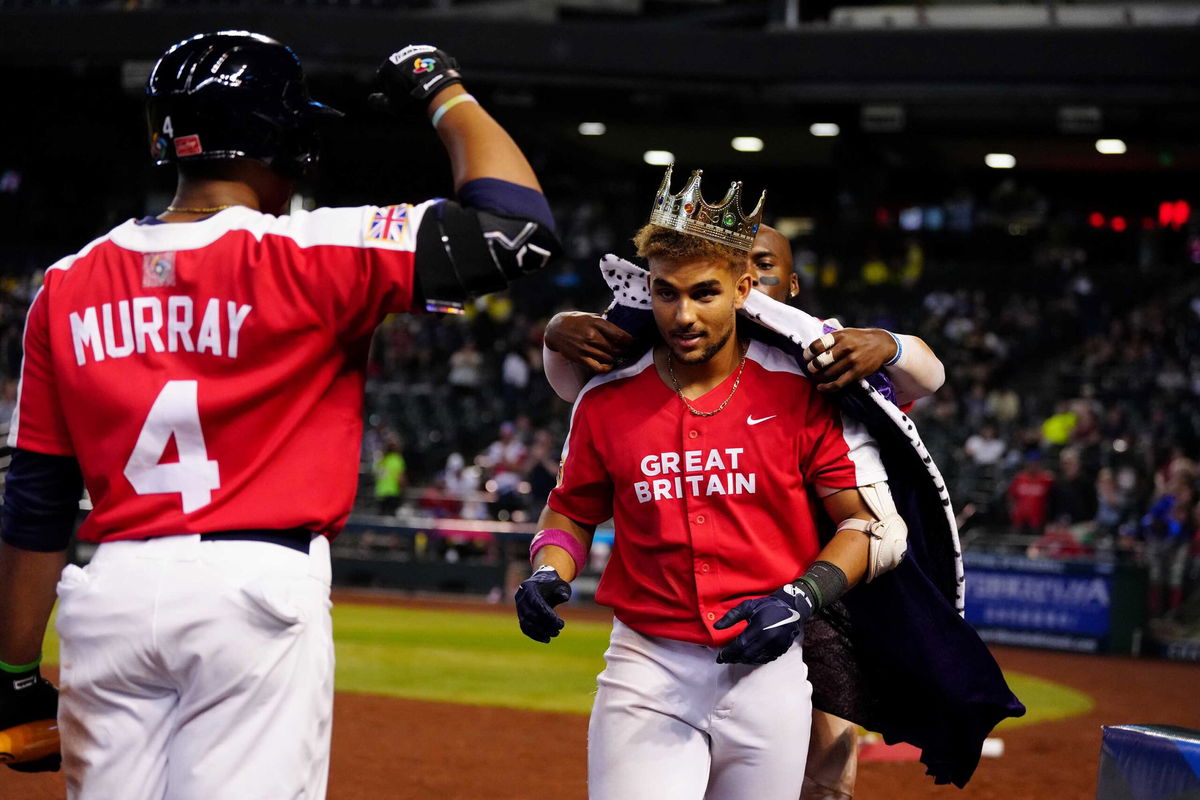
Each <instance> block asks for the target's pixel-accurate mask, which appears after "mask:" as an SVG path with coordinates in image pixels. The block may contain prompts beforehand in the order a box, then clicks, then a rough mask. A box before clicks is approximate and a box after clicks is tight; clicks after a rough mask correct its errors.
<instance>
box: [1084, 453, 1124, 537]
mask: <svg viewBox="0 0 1200 800" xmlns="http://www.w3.org/2000/svg"><path fill="white" fill-rule="evenodd" d="M1128 519H1129V496H1128V495H1127V494H1126V493H1125V492H1124V491H1123V490H1122V489H1121V487H1120V485H1119V484H1118V483H1117V476H1116V474H1115V473H1114V472H1113V470H1112V469H1109V468H1107V467H1105V468H1104V469H1101V470H1100V472H1099V474H1097V476H1096V517H1095V526H1094V533H1093V538H1094V539H1095V540H1096V542H1097V547H1098V548H1100V549H1111V548H1112V547H1114V546H1115V544H1116V542H1117V541H1118V537H1119V536H1120V534H1121V528H1122V526H1123V525H1124V524H1125V523H1126V522H1127V521H1128Z"/></svg>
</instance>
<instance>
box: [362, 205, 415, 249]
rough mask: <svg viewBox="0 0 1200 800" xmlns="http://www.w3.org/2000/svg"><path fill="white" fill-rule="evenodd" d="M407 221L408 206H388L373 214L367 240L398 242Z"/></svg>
mask: <svg viewBox="0 0 1200 800" xmlns="http://www.w3.org/2000/svg"><path fill="white" fill-rule="evenodd" d="M407 221H408V206H388V207H387V208H381V209H379V210H378V211H376V212H375V217H374V218H373V219H372V220H371V226H370V228H368V230H367V238H368V239H370V240H373V241H376V242H398V241H400V237H401V236H402V235H403V234H404V224H405V223H406V222H407Z"/></svg>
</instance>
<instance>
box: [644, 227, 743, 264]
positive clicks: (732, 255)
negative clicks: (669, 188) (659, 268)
mask: <svg viewBox="0 0 1200 800" xmlns="http://www.w3.org/2000/svg"><path fill="white" fill-rule="evenodd" d="M633 244H634V246H635V247H636V248H637V254H638V255H639V256H641V257H642V258H646V259H650V258H657V259H661V260H663V261H669V262H672V263H679V262H681V261H692V260H696V259H713V260H716V261H723V262H725V264H726V265H727V266H728V268H729V270H730V272H732V273H733V274H734V275H735V276H739V275H741V274H742V273H743V272H745V271H746V255H745V254H744V253H742V252H740V251H738V250H736V249H734V248H732V247H730V246H729V245H724V244H718V243H717V242H712V241H709V240H708V239H704V238H701V237H699V236H693V235H692V234H690V233H683V232H682V231H676V230H672V229H670V228H664V227H662V226H661V225H643V226H642V228H641V230H639V231H638V232H637V233H636V234H635V235H634V237H633Z"/></svg>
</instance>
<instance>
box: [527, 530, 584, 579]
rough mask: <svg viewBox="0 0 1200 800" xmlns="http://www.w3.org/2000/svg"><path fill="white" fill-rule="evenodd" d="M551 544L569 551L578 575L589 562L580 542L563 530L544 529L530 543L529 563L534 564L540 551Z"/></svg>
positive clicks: (568, 553)
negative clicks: (534, 559) (535, 557)
mask: <svg viewBox="0 0 1200 800" xmlns="http://www.w3.org/2000/svg"><path fill="white" fill-rule="evenodd" d="M551 544H552V545H554V546H555V547H561V548H562V549H563V550H566V551H567V555H569V556H570V557H571V560H572V561H574V562H575V574H576V575H578V574H579V573H580V572H582V571H583V565H584V563H585V562H586V561H587V553H586V552H585V551H584V549H583V545H582V544H580V543H579V540H578V539H576V538H575V537H574V536H572V535H571V534H569V533H567V532H566V531H564V530H563V529H562V528H544V529H543V530H540V531H538V532H537V534H536V535H534V537H533V541H532V542H530V543H529V563H530V564H532V563H533V558H534V556H536V555H537V552H538V550H541V549H542V548H543V547H545V546H546V545H551Z"/></svg>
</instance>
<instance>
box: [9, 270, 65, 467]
mask: <svg viewBox="0 0 1200 800" xmlns="http://www.w3.org/2000/svg"><path fill="white" fill-rule="evenodd" d="M49 303H50V301H49V299H48V297H47V295H46V287H45V286H43V287H42V289H41V290H40V291H39V292H38V293H37V295H35V296H34V298H33V303H32V304H31V305H30V306H29V314H28V316H27V317H26V318H25V337H24V340H23V341H24V348H25V355H24V358H23V359H22V361H21V381H20V383H19V384H18V385H17V407H16V408H15V409H14V410H13V416H12V423H11V424H10V426H9V429H8V443H9V445H11V446H13V447H20V448H21V449H23V450H32V451H34V452H37V453H44V454H46V455H51V456H71V455H74V454H75V448H74V446H73V445H72V444H71V435H70V433H69V432H68V430H67V422H66V417H65V416H64V415H63V410H62V405H61V404H60V403H59V399H58V393H57V391H55V387H54V361H53V360H52V359H51V357H50V323H49V319H50V315H49V311H48V310H47V306H48V305H49Z"/></svg>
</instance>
